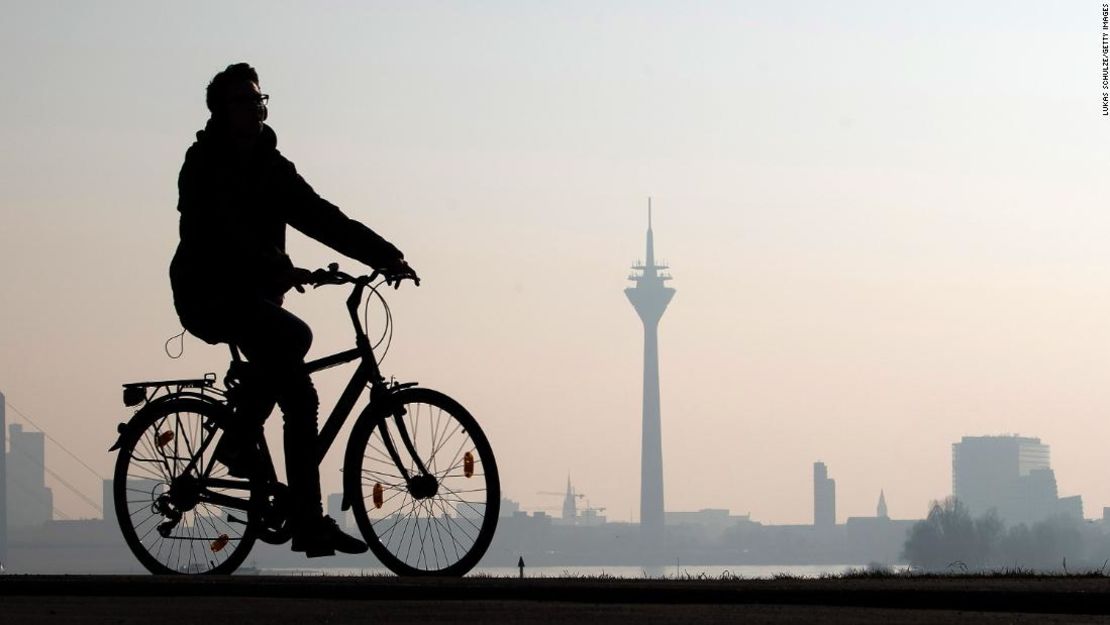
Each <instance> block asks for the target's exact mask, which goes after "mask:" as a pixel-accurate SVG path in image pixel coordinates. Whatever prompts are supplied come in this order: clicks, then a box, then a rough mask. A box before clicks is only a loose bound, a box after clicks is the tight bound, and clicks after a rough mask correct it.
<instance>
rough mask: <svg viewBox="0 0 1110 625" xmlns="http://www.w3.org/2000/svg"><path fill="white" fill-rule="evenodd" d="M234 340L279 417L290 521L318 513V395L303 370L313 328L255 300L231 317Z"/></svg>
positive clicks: (295, 522)
mask: <svg viewBox="0 0 1110 625" xmlns="http://www.w3.org/2000/svg"><path fill="white" fill-rule="evenodd" d="M234 317H235V319H236V323H235V324H234V327H233V339H234V341H235V343H236V344H238V346H239V348H240V349H241V350H242V351H243V355H245V356H246V357H247V360H249V361H250V362H251V363H252V364H253V365H254V366H255V367H256V370H257V371H258V373H259V374H260V377H261V378H262V379H263V380H264V383H265V384H266V385H267V386H268V387H269V388H270V389H271V390H272V392H273V396H274V397H276V398H277V403H278V406H280V407H281V412H282V417H283V420H284V430H285V431H284V439H285V473H286V476H287V479H288V482H289V490H290V496H291V499H292V501H291V504H292V509H291V511H290V512H291V513H290V521H291V522H293V523H294V524H299V523H303V522H305V521H311V520H312V519H316V518H319V517H320V516H322V515H323V506H322V502H321V495H320V467H319V463H318V459H319V456H318V445H317V443H316V441H317V436H318V431H317V421H318V413H319V406H320V402H319V397H318V396H317V394H316V388H315V386H313V384H312V378H311V377H309V375H308V371H307V369H306V368H305V360H304V358H305V355H306V354H307V353H308V348H309V347H310V346H311V345H312V330H311V329H310V328H309V327H308V325H307V324H306V323H305V322H303V321H301V320H300V319H299V318H298V317H297V316H296V315H294V314H293V313H291V312H289V311H287V310H285V309H283V308H282V307H280V306H278V305H276V304H274V303H271V302H268V301H265V300H257V301H255V302H250V303H248V304H245V305H244V306H242V307H241V310H240V311H239V314H236V315H234Z"/></svg>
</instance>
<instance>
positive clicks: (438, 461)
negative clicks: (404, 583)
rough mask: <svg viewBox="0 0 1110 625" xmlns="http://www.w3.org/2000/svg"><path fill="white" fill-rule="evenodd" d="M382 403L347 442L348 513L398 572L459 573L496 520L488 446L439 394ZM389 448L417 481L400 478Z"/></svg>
mask: <svg viewBox="0 0 1110 625" xmlns="http://www.w3.org/2000/svg"><path fill="white" fill-rule="evenodd" d="M388 401H389V404H388V406H387V407H386V408H385V409H381V408H380V407H379V406H371V407H370V408H368V412H367V413H364V414H363V416H362V417H361V418H360V419H359V422H358V424H356V426H355V428H354V431H353V432H352V433H351V439H350V441H349V442H348V444H347V455H346V459H345V462H344V491H345V494H346V495H347V497H348V501H349V502H350V504H351V507H352V509H353V512H354V517H355V521H356V522H357V523H358V527H359V529H360V530H361V531H362V535H363V537H364V538H365V539H366V542H367V545H369V547H370V549H371V550H372V551H373V552H374V555H376V556H377V557H378V559H380V560H381V561H382V563H383V564H385V565H386V566H387V567H389V568H390V570H392V571H393V572H395V573H397V574H398V575H464V574H466V573H467V572H468V571H469V570H470V569H472V568H473V567H474V565H475V564H477V563H478V560H480V559H481V558H482V555H484V554H485V552H486V549H487V548H489V544H490V541H491V540H492V539H493V533H494V530H495V529H496V527H497V515H498V511H499V510H500V505H501V485H500V482H499V481H498V473H497V463H496V462H495V461H494V458H493V451H492V449H490V445H489V442H488V441H487V440H486V437H485V434H483V432H482V430H481V428H479V427H478V423H477V422H476V421H475V420H474V417H472V416H471V415H470V413H469V412H467V411H466V409H464V408H463V407H462V406H460V405H459V404H458V402H456V401H455V400H453V399H451V398H450V397H448V396H446V395H444V394H442V393H438V392H436V391H432V390H428V389H419V388H413V389H406V390H403V391H399V392H397V393H396V394H394V395H393V396H392V397H390V398H389V400H388ZM402 428H403V431H402ZM405 436H407V437H408V439H409V441H411V444H412V445H411V449H412V450H414V451H415V452H416V453H415V457H414V455H413V453H412V452H411V451H410V447H409V445H408V444H406V442H405V440H404V439H405ZM391 447H392V449H393V450H394V451H395V452H396V454H397V456H398V458H397V459H399V460H400V461H401V465H402V466H403V467H404V468H405V470H406V471H407V472H408V474H409V476H410V477H412V478H416V479H410V480H409V481H408V482H406V480H405V478H404V476H403V475H402V473H401V471H400V470H399V469H398V466H397V464H398V463H397V462H396V460H395V459H394V456H393V454H391V453H390V448H391ZM417 458H419V462H417ZM420 464H423V465H424V467H426V468H427V470H428V475H427V476H421V474H422V472H421V471H420V468H419V466H420ZM418 476H420V477H418ZM429 476H430V477H429Z"/></svg>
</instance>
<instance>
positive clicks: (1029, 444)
mask: <svg viewBox="0 0 1110 625" xmlns="http://www.w3.org/2000/svg"><path fill="white" fill-rule="evenodd" d="M952 494H953V495H954V496H955V497H956V499H959V500H960V501H961V502H962V503H963V504H964V505H965V506H967V509H968V512H970V513H971V514H972V515H974V516H979V515H982V514H985V513H986V512H988V511H990V510H994V511H995V512H996V513H997V514H998V516H999V517H1000V518H1002V519H1003V520H1005V521H1008V522H1010V523H1033V522H1036V521H1040V520H1043V519H1045V518H1048V517H1050V516H1053V515H1055V514H1069V513H1074V511H1075V510H1076V509H1077V506H1076V505H1075V504H1076V502H1075V501H1071V502H1069V503H1067V504H1061V502H1060V499H1059V497H1058V494H1057V488H1056V474H1055V473H1054V472H1053V471H1052V467H1051V466H1050V464H1049V448H1048V445H1045V444H1043V443H1041V440H1040V439H1039V438H1028V437H1022V436H965V437H963V438H962V439H961V440H960V442H958V443H953V444H952ZM1078 503H1079V505H1078V509H1079V510H1082V502H1081V501H1080V502H1078ZM1080 515H1082V512H1080Z"/></svg>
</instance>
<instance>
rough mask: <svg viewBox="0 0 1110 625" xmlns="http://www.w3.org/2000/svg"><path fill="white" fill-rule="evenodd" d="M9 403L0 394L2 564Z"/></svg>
mask: <svg viewBox="0 0 1110 625" xmlns="http://www.w3.org/2000/svg"><path fill="white" fill-rule="evenodd" d="M7 406H8V402H7V400H6V399H5V398H4V394H3V393H0V564H3V563H4V562H6V561H7V560H8V463H7V460H8V421H7V418H8V417H7V413H6V412H5V410H6V409H7Z"/></svg>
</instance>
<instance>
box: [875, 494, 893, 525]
mask: <svg viewBox="0 0 1110 625" xmlns="http://www.w3.org/2000/svg"><path fill="white" fill-rule="evenodd" d="M875 517H876V518H879V519H889V518H890V515H889V514H887V512H886V493H884V492H883V491H882V490H881V489H880V490H879V505H878V506H876V508H875Z"/></svg>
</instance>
